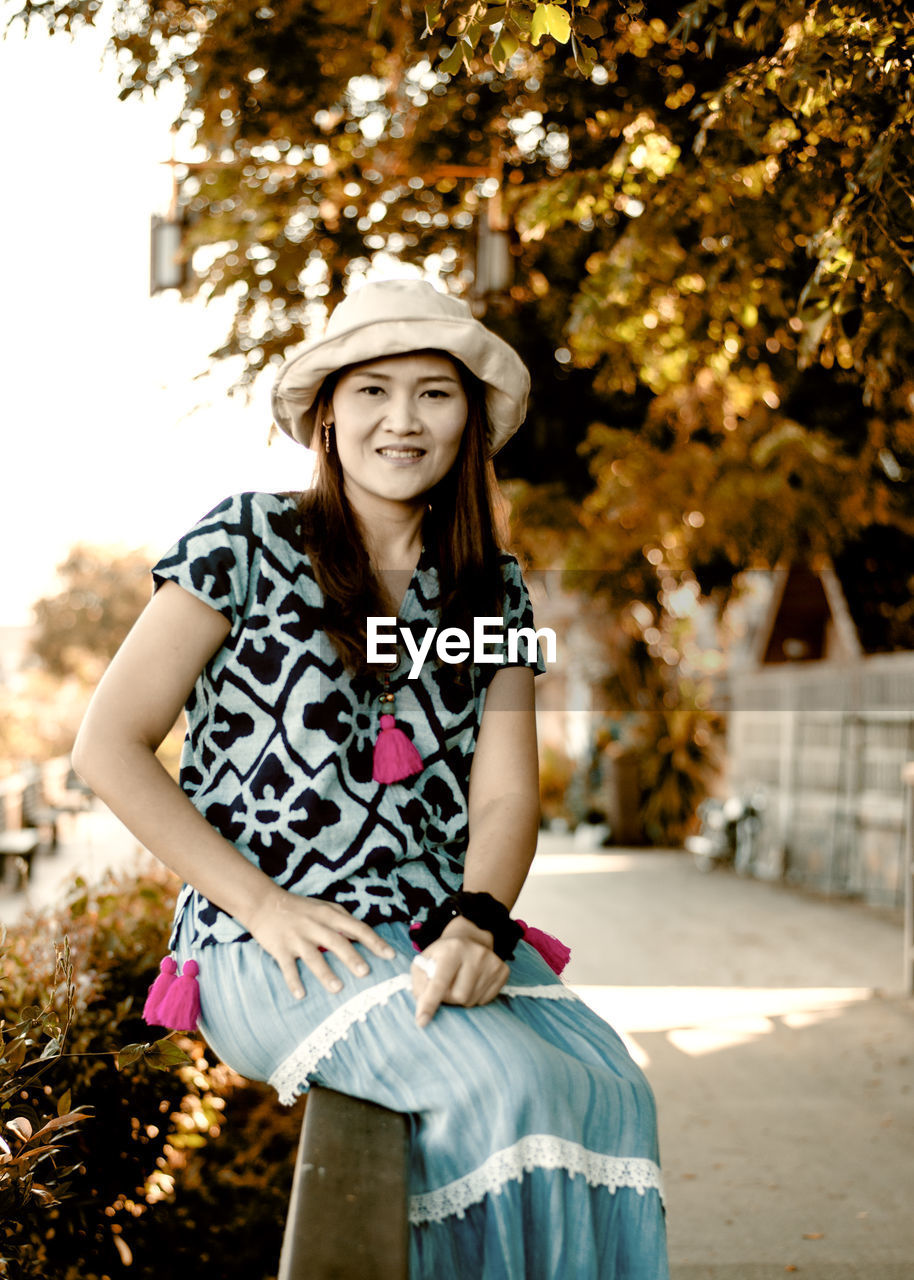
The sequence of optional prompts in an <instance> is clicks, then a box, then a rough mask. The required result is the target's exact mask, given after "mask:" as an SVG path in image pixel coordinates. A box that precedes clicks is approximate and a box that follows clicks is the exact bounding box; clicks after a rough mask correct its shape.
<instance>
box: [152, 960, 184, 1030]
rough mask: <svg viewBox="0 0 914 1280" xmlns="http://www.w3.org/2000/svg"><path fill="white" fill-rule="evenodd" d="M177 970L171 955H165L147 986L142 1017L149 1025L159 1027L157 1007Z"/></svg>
mask: <svg viewBox="0 0 914 1280" xmlns="http://www.w3.org/2000/svg"><path fill="white" fill-rule="evenodd" d="M177 972H178V966H177V965H176V964H175V962H174V959H173V958H172V957H171V956H166V957H165V959H164V960H163V961H162V962H161V963H160V965H159V975H158V977H157V978H156V980H155V981H154V982H153V983H152V985H151V986H150V988H149V995H148V996H147V997H146V1003H145V1004H144V1005H143V1017H144V1018H145V1019H146V1021H147V1022H148V1023H149V1025H150V1026H151V1027H161V1026H163V1025H164V1024H163V1023H161V1022H160V1021H159V1017H158V1015H159V1007H160V1005H161V1003H162V1001H163V1000H164V999H165V996H166V995H167V994H168V992H169V990H170V989H171V984H172V983H173V982H174V980H175V977H176V975H177Z"/></svg>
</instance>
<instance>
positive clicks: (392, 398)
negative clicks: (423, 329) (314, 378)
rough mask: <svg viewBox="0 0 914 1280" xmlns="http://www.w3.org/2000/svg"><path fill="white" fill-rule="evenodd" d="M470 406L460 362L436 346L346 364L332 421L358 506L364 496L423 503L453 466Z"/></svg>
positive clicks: (351, 493)
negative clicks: (459, 367)
mask: <svg viewBox="0 0 914 1280" xmlns="http://www.w3.org/2000/svg"><path fill="white" fill-rule="evenodd" d="M467 412H468V401H467V396H466V392H465V391H464V388H463V383H462V382H461V381H460V376H459V374H458V372H457V369H456V366H455V365H454V362H453V360H451V359H450V358H449V357H448V356H443V355H439V354H438V353H437V352H431V351H428V352H410V353H408V354H406V355H400V356H387V357H384V358H381V359H377V360H368V361H365V362H364V363H363V364H360V365H356V366H354V367H353V368H351V369H348V370H347V371H346V372H345V373H344V374H343V376H342V377H341V378H340V380H339V382H338V383H337V385H336V388H335V390H334V392H333V397H332V420H333V424H334V428H335V432H336V447H337V451H338V454H339V460H340V466H341V467H342V469H343V476H344V479H345V485H346V494H347V497H348V498H349V501H350V502H351V503H352V504H353V505H354V506H355V507H356V509H357V510H358V509H360V508H361V507H362V506H363V503H364V501H365V500H366V499H367V500H369V501H370V500H371V499H377V498H381V499H385V500H387V501H392V502H396V503H404V502H405V503H408V504H410V505H414V504H416V503H419V502H421V501H422V497H423V495H424V494H426V493H427V492H428V491H429V489H431V488H433V487H434V486H435V485H436V484H437V483H438V481H439V480H441V479H442V477H443V476H445V475H446V474H447V472H448V471H450V469H451V467H452V466H453V465H454V462H455V461H456V459H457V454H458V452H459V449H460V441H461V439H462V437H463V433H464V430H465V428H466V422H467ZM363 514H364V510H363Z"/></svg>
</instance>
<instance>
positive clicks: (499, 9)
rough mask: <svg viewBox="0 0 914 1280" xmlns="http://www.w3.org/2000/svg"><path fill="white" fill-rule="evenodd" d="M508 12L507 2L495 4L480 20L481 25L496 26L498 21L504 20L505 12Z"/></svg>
mask: <svg viewBox="0 0 914 1280" xmlns="http://www.w3.org/2000/svg"><path fill="white" fill-rule="evenodd" d="M507 12H508V6H507V5H506V4H493V5H492V6H491V7H490V8H489V10H488V12H487V13H486V15H485V17H483V18H481V19H480V20H479V21H480V26H483V27H494V26H495V25H496V24H497V23H499V22H503V21H504V17H505V14H506V13H507Z"/></svg>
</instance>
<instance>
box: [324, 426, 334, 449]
mask: <svg viewBox="0 0 914 1280" xmlns="http://www.w3.org/2000/svg"><path fill="white" fill-rule="evenodd" d="M332 426H333V423H332V422H325V423H324V453H329V452H330V428H331V427H332Z"/></svg>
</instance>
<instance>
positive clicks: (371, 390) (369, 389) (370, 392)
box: [360, 387, 384, 395]
mask: <svg viewBox="0 0 914 1280" xmlns="http://www.w3.org/2000/svg"><path fill="white" fill-rule="evenodd" d="M383 390H384V388H383V387H362V388H361V389H360V393H361V394H363V395H364V394H365V393H366V392H367V394H368V395H373V393H374V392H375V391H383Z"/></svg>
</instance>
